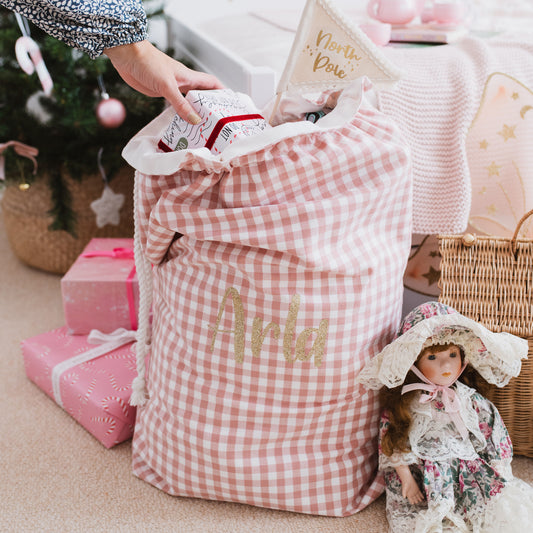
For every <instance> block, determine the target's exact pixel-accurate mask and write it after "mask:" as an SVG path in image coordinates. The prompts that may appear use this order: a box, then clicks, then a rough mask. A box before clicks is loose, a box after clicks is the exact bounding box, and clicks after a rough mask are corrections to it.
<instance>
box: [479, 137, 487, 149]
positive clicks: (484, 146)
mask: <svg viewBox="0 0 533 533" xmlns="http://www.w3.org/2000/svg"><path fill="white" fill-rule="evenodd" d="M488 146H489V143H488V142H487V139H483V140H482V141H481V142H480V143H479V147H480V148H481V149H482V150H486V149H487V148H488Z"/></svg>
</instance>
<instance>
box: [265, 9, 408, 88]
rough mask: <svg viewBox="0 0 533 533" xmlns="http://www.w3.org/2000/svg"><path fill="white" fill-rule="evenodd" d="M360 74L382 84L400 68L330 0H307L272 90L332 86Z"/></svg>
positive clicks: (390, 78) (343, 84)
mask: <svg viewBox="0 0 533 533" xmlns="http://www.w3.org/2000/svg"><path fill="white" fill-rule="evenodd" d="M361 76H367V77H368V78H369V79H370V80H371V81H372V82H373V83H374V84H376V85H382V84H390V83H393V82H395V81H397V80H398V79H400V76H401V71H400V70H399V69H398V68H397V67H395V66H394V65H393V64H392V63H391V62H390V61H389V60H388V59H387V58H386V57H385V56H384V54H383V53H382V52H381V51H380V50H379V48H378V47H377V46H376V45H375V44H374V43H373V42H372V41H371V40H370V39H369V38H368V37H367V36H366V35H365V34H364V33H363V31H362V30H361V29H359V28H358V27H357V25H356V24H354V23H352V22H351V21H350V20H349V19H347V18H346V17H345V16H344V15H343V14H342V13H340V12H339V11H338V9H337V8H336V7H335V6H334V5H333V3H332V2H331V1H330V0H308V1H307V4H306V5H305V8H304V11H303V14H302V18H301V20H300V24H299V26H298V30H297V32H296V36H295V38H294V42H293V45H292V48H291V51H290V54H289V58H288V60H287V64H286V65H285V70H284V71H283V74H282V75H281V79H280V82H279V84H278V88H277V91H276V93H277V94H278V95H280V94H281V93H284V92H288V93H302V92H306V91H309V92H310V91H320V90H326V89H336V88H341V87H344V86H345V85H347V84H348V83H350V82H351V81H352V80H354V79H356V78H359V77H361Z"/></svg>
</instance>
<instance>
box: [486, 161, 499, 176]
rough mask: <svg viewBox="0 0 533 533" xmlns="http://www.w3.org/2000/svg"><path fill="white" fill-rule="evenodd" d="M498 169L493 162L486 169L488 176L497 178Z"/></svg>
mask: <svg viewBox="0 0 533 533" xmlns="http://www.w3.org/2000/svg"><path fill="white" fill-rule="evenodd" d="M500 168H502V167H499V166H498V165H497V164H496V163H495V162H494V161H493V162H492V163H491V164H490V165H489V166H488V167H487V170H488V171H489V176H499V175H500Z"/></svg>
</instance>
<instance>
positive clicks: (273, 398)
mask: <svg viewBox="0 0 533 533" xmlns="http://www.w3.org/2000/svg"><path fill="white" fill-rule="evenodd" d="M288 127H289V128H290V126H288ZM165 155H167V154H161V156H162V157H165ZM138 179H139V180H140V193H139V194H140V196H139V200H140V207H139V214H140V217H141V226H142V228H141V238H142V241H143V246H144V250H145V253H146V255H147V257H148V258H149V259H150V261H151V262H152V263H153V264H154V270H153V276H154V296H153V298H154V300H153V335H152V352H151V355H150V362H149V369H148V377H147V388H148V394H149V400H148V402H147V403H146V405H145V406H144V407H142V408H139V409H138V415H137V422H136V429H135V436H134V441H133V469H134V473H135V474H136V475H137V476H139V477H140V478H142V479H144V480H146V481H148V482H150V483H152V484H153V485H155V486H156V487H159V488H160V489H162V490H164V491H167V492H168V493H170V494H173V495H180V496H191V497H197V498H204V499H213V500H225V501H233V502H241V503H247V504H252V505H257V506H262V507H269V508H276V509H285V510H292V511H298V512H303V513H311V514H321V515H333V516H346V515H350V514H353V513H354V512H356V511H358V510H360V509H362V508H363V507H365V506H366V505H368V504H369V503H370V502H372V501H373V500H374V499H375V498H376V497H377V496H378V495H379V494H380V493H381V491H382V488H383V487H382V483H381V480H380V479H379V478H376V476H377V429H378V421H379V413H378V406H377V403H376V396H375V393H373V392H369V391H367V390H366V389H363V388H361V387H360V386H359V385H356V383H355V378H356V376H357V374H358V373H359V371H360V369H361V368H362V367H363V366H364V364H365V363H366V362H367V361H368V360H369V358H370V357H372V356H373V355H375V354H376V353H378V352H379V351H380V350H381V349H382V348H383V347H384V346H385V344H386V343H387V342H389V341H390V340H391V339H392V336H393V333H394V332H395V330H396V328H397V326H398V322H399V318H400V313H401V301H402V275H403V269H404V267H405V264H406V261H407V256H408V253H409V247H410V237H411V177H410V160H409V153H408V151H407V150H406V149H405V147H404V146H403V145H402V143H401V141H400V138H399V134H398V132H397V130H396V129H395V128H394V127H393V126H392V125H391V122H390V121H389V120H388V119H387V118H386V117H385V116H384V115H382V114H380V113H379V112H377V111H376V110H374V109H373V108H371V107H369V106H366V107H365V106H362V107H361V108H360V109H359V110H358V112H356V113H355V114H354V116H352V117H346V118H345V120H344V121H343V123H342V124H341V125H339V126H338V127H332V128H326V129H320V128H315V129H314V130H312V131H310V132H308V133H306V134H303V135H299V134H298V135H294V136H291V135H288V136H285V137H284V138H283V139H282V140H280V141H279V142H275V143H273V144H267V145H266V146H263V147H262V148H260V149H255V150H253V151H251V152H247V153H243V154H241V155H238V156H236V157H234V158H231V159H229V160H213V158H210V159H203V156H202V155H201V154H199V153H198V152H195V151H190V152H189V153H188V154H186V155H185V156H184V158H183V159H182V160H181V164H180V167H179V168H176V169H175V172H174V173H172V174H170V175H148V174H142V173H138ZM176 233H179V234H182V235H183V236H182V237H181V238H178V239H176V238H175V235H176Z"/></svg>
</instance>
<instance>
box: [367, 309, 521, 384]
mask: <svg viewBox="0 0 533 533" xmlns="http://www.w3.org/2000/svg"><path fill="white" fill-rule="evenodd" d="M448 343H453V344H456V345H458V346H461V347H462V348H463V350H464V352H465V361H466V362H467V363H469V364H470V365H472V366H473V367H474V368H475V369H476V370H477V371H478V372H479V373H480V374H481V376H482V377H483V378H485V379H486V380H487V381H488V382H489V383H492V384H494V385H497V386H498V387H503V386H504V385H506V384H507V383H508V382H509V380H510V379H511V378H512V377H514V376H517V375H518V374H519V373H520V368H521V364H522V363H521V359H525V358H527V352H528V343H527V341H526V340H525V339H521V338H519V337H516V336H515V335H511V334H509V333H494V332H492V331H490V330H488V329H487V328H485V327H484V326H482V325H481V324H479V323H477V322H475V321H474V320H472V319H470V318H467V317H465V316H463V315H461V314H460V313H458V312H457V311H456V310H455V309H453V308H452V307H450V306H447V305H444V304H442V303H440V302H427V303H424V304H422V305H420V306H418V307H416V308H415V309H413V310H412V311H411V312H410V313H409V314H408V315H407V316H406V317H405V318H404V320H403V321H402V323H401V325H400V328H399V332H398V336H397V338H396V339H395V340H394V341H393V342H391V343H390V344H389V345H388V346H386V347H385V348H384V349H383V351H381V352H380V353H379V354H378V355H376V356H375V357H374V358H373V359H371V360H370V361H369V362H368V363H367V364H366V366H365V367H364V368H363V370H362V371H361V373H360V374H359V376H358V378H357V381H358V382H359V383H361V384H363V385H364V386H366V387H367V388H370V389H380V388H381V387H383V386H386V387H389V388H393V387H397V386H399V385H401V384H402V383H403V382H404V380H405V376H406V375H407V372H408V371H409V369H410V368H411V366H412V365H413V364H414V363H415V361H416V360H417V358H418V355H419V354H420V352H421V351H422V350H423V349H424V348H426V347H427V346H431V345H434V344H448Z"/></svg>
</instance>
